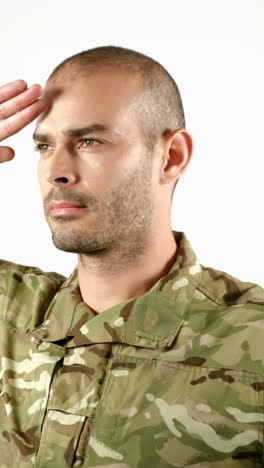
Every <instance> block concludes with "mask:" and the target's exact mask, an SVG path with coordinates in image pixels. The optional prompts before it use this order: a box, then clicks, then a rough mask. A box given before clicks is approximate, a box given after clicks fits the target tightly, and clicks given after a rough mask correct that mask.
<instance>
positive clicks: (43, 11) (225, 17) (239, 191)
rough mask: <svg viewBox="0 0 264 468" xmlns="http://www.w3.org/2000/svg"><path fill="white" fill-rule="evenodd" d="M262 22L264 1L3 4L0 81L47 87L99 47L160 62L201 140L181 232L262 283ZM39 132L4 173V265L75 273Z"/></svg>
mask: <svg viewBox="0 0 264 468" xmlns="http://www.w3.org/2000/svg"><path fill="white" fill-rule="evenodd" d="M263 24H264V1H263V0H162V1H155V0H133V1H132V0H127V1H126V0H122V1H121V0H111V1H110V0H98V1H97V2H94V1H89V0H75V1H72V0H71V1H67V0H63V1H60V0H56V1H54V0H52V1H51V0H45V2H43V1H41V2H40V1H38V0H34V1H33V0H32V1H31V0H23V1H20V0H16V1H15V0H11V1H9V2H2V4H1V27H0V44H1V73H0V84H4V83H5V82H10V81H13V80H15V79H18V78H22V79H25V80H26V81H27V82H28V84H29V85H31V84H33V83H41V84H42V85H44V84H45V80H46V79H47V77H48V75H49V74H50V72H51V71H52V69H53V68H54V67H55V66H56V65H57V64H58V63H59V62H60V61H62V60H63V59H64V58H66V57H67V56H69V55H72V54H74V53H77V52H79V51H81V50H85V49H88V48H91V47H96V46H100V45H118V46H124V47H128V48H133V49H135V50H138V51H140V52H143V53H145V54H147V55H150V56H151V57H153V58H155V59H156V60H158V61H159V62H161V63H162V65H164V66H165V67H166V68H167V70H168V71H169V73H170V74H171V75H172V76H173V77H174V79H175V80H176V82H177V84H178V86H179V88H180V91H181V94H182V98H183V103H184V108H185V114H186V120H187V128H188V130H189V131H190V133H191V134H192V135H193V137H194V141H195V152H194V157H193V160H192V163H191V165H190V167H189V169H188V171H187V172H186V174H185V175H184V176H183V177H182V179H181V180H180V182H179V184H178V186H177V189H176V191H175V195H174V201H173V207H172V227H173V228H174V229H175V230H178V231H184V232H185V233H186V235H187V237H188V238H189V240H190V241H191V244H192V246H193V248H194V249H195V251H196V253H197V255H198V259H199V261H200V263H202V264H204V265H208V266H211V267H213V268H217V269H219V270H223V271H227V272H228V273H230V274H231V275H233V276H236V277H238V278H240V279H242V280H244V281H250V282H255V283H258V284H261V285H263V283H264V281H263V274H262V271H263V264H264V255H263V160H264V150H263V147H264V140H263V126H264V122H263V109H264V92H263V83H264V67H263V58H264V47H263V45H264V27H263ZM33 130H34V124H31V125H30V126H29V127H28V128H26V129H24V130H23V131H22V132H20V134H18V135H16V136H13V137H12V138H10V139H9V141H8V144H10V145H11V146H12V145H13V147H14V148H15V150H16V158H15V160H14V161H12V162H9V163H6V164H2V165H1V167H0V197H1V205H0V206H1V245H0V257H1V258H4V259H7V260H10V261H14V262H17V263H22V264H26V265H34V266H38V267H40V268H42V269H44V270H47V271H51V270H53V271H58V272H60V273H63V274H64V275H66V276H68V275H69V274H70V272H71V271H72V269H73V268H74V266H75V265H76V256H75V255H73V254H68V253H64V252H60V251H58V250H57V249H56V248H55V247H54V246H53V244H52V241H51V236H50V231H49V228H48V226H47V224H46V222H45V219H44V216H43V210H42V201H41V197H40V192H39V188H38V182H37V176H36V169H37V160H38V155H37V154H36V153H35V152H34V151H33V143H32V139H31V135H32V133H33ZM161 248H162V246H161Z"/></svg>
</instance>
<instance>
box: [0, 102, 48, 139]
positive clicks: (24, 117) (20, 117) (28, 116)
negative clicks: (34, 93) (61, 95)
mask: <svg viewBox="0 0 264 468" xmlns="http://www.w3.org/2000/svg"><path fill="white" fill-rule="evenodd" d="M45 107H46V103H45V102H44V101H43V100H42V99H38V100H37V101H35V102H33V104H31V105H30V106H28V107H26V108H25V109H23V110H22V111H20V112H18V113H17V114H15V115H12V116H11V117H9V118H8V119H5V120H2V122H0V141H2V140H4V139H5V138H8V137H10V136H11V135H14V134H15V133H17V132H19V130H21V129H22V128H24V127H25V126H26V125H28V124H29V123H30V122H32V121H33V120H34V119H36V118H37V117H38V116H39V115H40V114H41V112H43V110H44V109H45Z"/></svg>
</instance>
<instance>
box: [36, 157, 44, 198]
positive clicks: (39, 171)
mask: <svg viewBox="0 0 264 468" xmlns="http://www.w3.org/2000/svg"><path fill="white" fill-rule="evenodd" d="M37 177H38V182H39V186H40V191H41V193H42V194H44V193H45V185H46V184H45V178H44V172H43V167H42V164H41V162H39V163H38V169H37Z"/></svg>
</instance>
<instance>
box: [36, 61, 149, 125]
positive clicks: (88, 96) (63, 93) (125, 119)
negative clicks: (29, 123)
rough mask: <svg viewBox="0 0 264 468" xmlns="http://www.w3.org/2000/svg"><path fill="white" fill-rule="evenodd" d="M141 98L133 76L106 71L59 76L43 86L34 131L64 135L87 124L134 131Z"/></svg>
mask: <svg viewBox="0 0 264 468" xmlns="http://www.w3.org/2000/svg"><path fill="white" fill-rule="evenodd" d="M141 94H142V92H141V84H140V81H139V79H138V77H137V76H136V75H135V74H131V73H130V74H129V73H128V72H123V71H122V72H120V71H118V70H107V71H104V72H103V71H101V72H93V73H90V74H88V75H87V76H85V77H84V76H81V77H74V76H73V77H72V79H71V78H70V77H69V76H67V78H66V79H64V77H63V74H61V75H60V76H59V78H57V79H56V80H54V81H51V82H49V83H48V84H47V86H46V88H45V90H44V99H45V101H46V103H47V109H46V111H45V112H44V113H43V114H42V116H41V117H40V119H39V121H38V122H37V128H38V129H40V128H41V129H44V128H45V130H48V131H49V130H53V131H56V130H57V131H65V130H67V128H76V127H82V126H87V125H88V124H90V123H91V122H92V123H94V122H96V123H98V124H102V125H107V126H110V125H111V126H112V127H115V126H119V127H120V126H121V127H122V126H125V127H127V126H130V127H133V126H134V127H136V126H137V125H136V112H135V108H136V106H137V103H138V101H139V97H140V95H141Z"/></svg>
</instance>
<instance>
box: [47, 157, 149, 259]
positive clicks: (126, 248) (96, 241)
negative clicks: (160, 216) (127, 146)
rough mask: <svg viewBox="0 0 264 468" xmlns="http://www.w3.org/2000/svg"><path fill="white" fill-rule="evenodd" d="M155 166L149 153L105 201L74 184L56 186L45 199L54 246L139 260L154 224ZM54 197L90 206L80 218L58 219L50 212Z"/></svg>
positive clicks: (86, 254)
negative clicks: (80, 191) (79, 192)
mask: <svg viewBox="0 0 264 468" xmlns="http://www.w3.org/2000/svg"><path fill="white" fill-rule="evenodd" d="M151 168H152V161H151V156H150V155H149V154H145V155H144V157H142V159H141V164H140V166H138V167H135V168H133V169H130V170H129V171H126V173H125V174H124V176H123V177H122V179H120V181H119V184H118V185H115V186H112V187H110V188H109V189H106V191H105V193H104V194H103V196H102V198H101V200H98V199H96V198H95V197H94V196H93V195H92V194H91V193H86V194H77V193H76V191H73V189H72V188H71V187H69V188H67V187H60V188H58V189H53V191H52V192H53V193H50V194H49V197H48V199H46V200H45V201H44V211H45V216H46V219H47V222H48V224H49V226H50V228H51V232H52V240H53V243H54V245H55V246H56V247H57V248H58V249H60V250H63V251H65V252H72V253H78V254H79V255H80V256H81V257H83V256H85V257H88V258H89V257H94V256H95V255H96V256H99V255H101V256H102V255H105V254H108V253H109V252H110V253H111V252H112V253H113V254H115V258H117V257H118V258H119V261H121V259H122V262H124V263H130V262H131V261H135V258H136V257H138V256H140V255H141V254H143V253H144V251H145V249H146V247H147V243H148V238H149V235H150V231H151V226H152V215H153V199H152V190H151V187H152V185H151V174H152V172H151ZM51 199H53V200H54V199H57V200H61V199H63V200H65V201H69V202H71V203H79V204H83V205H85V206H86V207H87V208H86V209H85V210H84V212H82V211H81V212H80V215H78V218H77V217H76V216H72V217H63V216H60V217H56V218H55V219H54V217H53V218H51V216H50V213H49V211H48V204H49V203H48V202H49V201H50V200H51ZM86 217H87V222H86V220H85V218H86ZM92 219H94V221H93V220H92ZM83 226H84V227H83ZM117 253H118V255H116V254H117Z"/></svg>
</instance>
